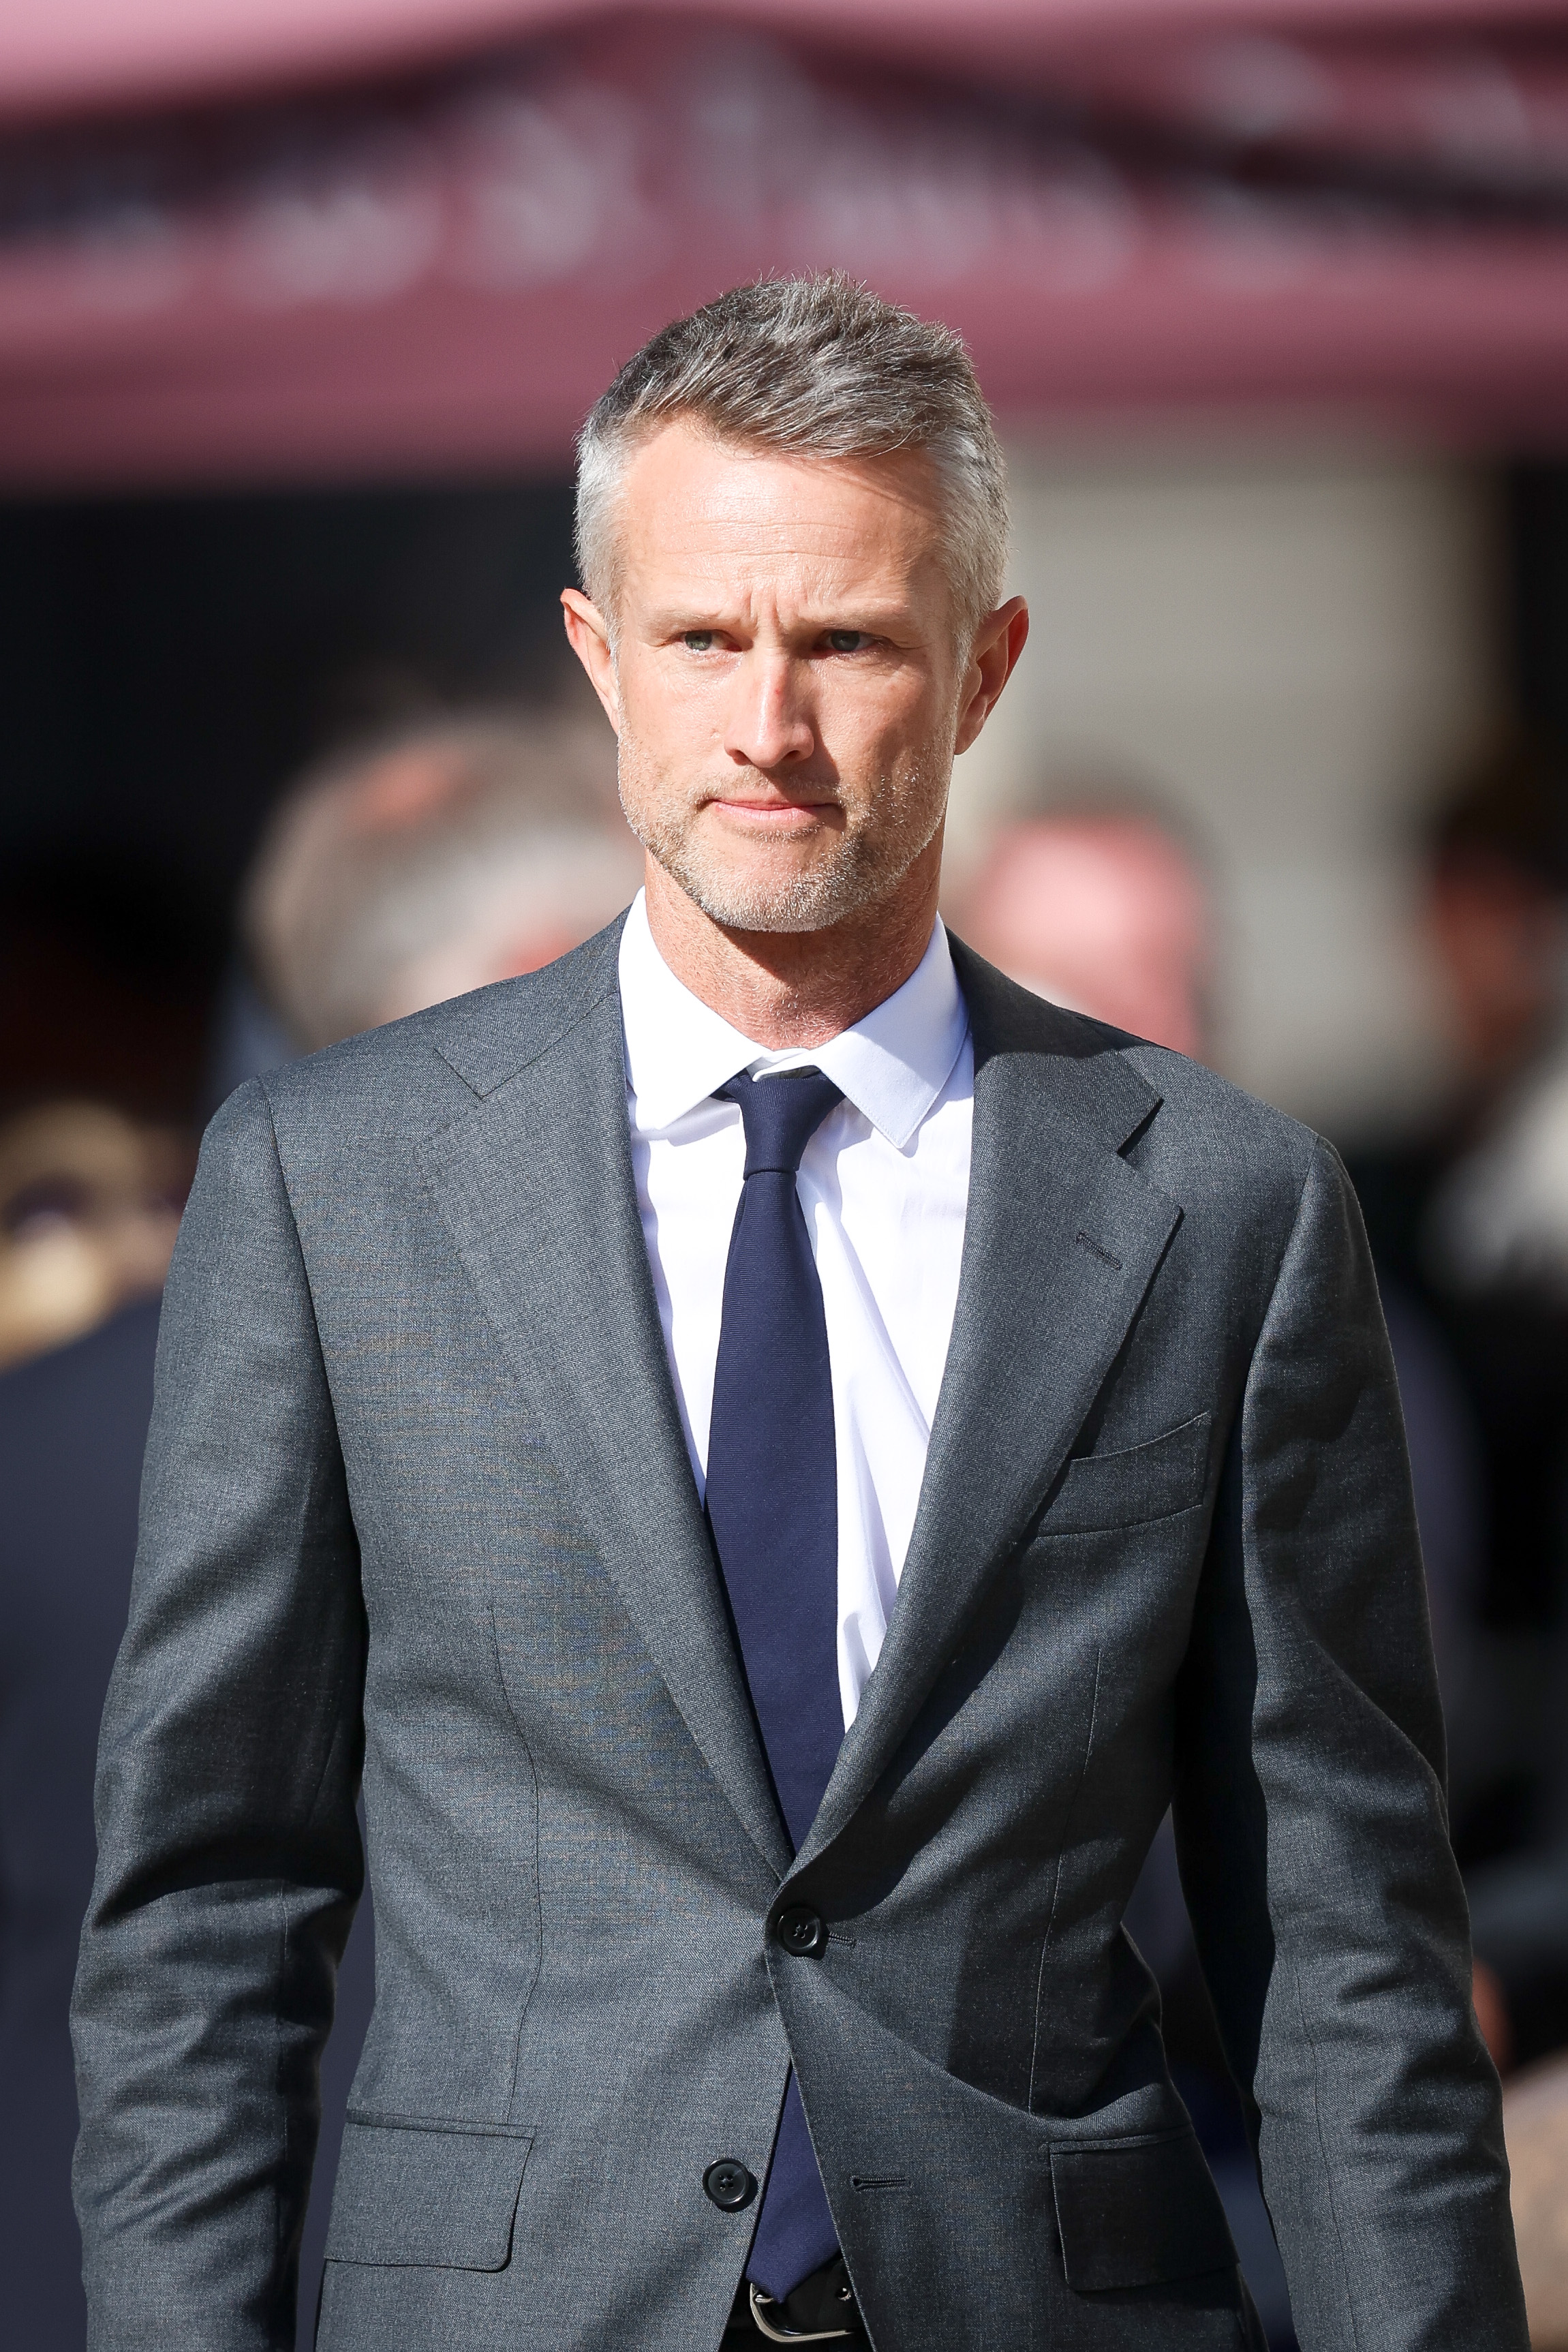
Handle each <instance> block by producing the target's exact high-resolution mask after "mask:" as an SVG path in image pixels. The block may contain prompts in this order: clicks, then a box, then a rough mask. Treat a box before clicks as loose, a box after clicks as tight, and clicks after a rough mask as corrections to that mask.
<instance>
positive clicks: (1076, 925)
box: [960, 782, 1215, 1061]
mask: <svg viewBox="0 0 1568 2352" xmlns="http://www.w3.org/2000/svg"><path fill="white" fill-rule="evenodd" d="M960 927H961V929H963V931H964V933H965V935H966V937H967V939H968V940H969V941H970V943H971V944H972V945H973V946H974V947H976V948H977V949H978V950H979V952H980V953H981V955H983V956H985V957H987V958H988V960H989V961H991V962H992V963H994V964H996V965H997V966H998V969H999V970H1000V971H1005V972H1006V973H1007V975H1008V977H1009V980H1016V981H1019V982H1021V983H1022V984H1023V986H1024V987H1025V988H1031V989H1033V991H1034V992H1035V993H1036V995H1037V996H1045V997H1049V998H1050V999H1051V1003H1053V1004H1062V1005H1065V1006H1067V1008H1068V1009H1069V1011H1071V1012H1073V1013H1089V1014H1090V1015H1091V1016H1092V1018H1093V1019H1094V1020H1096V1021H1109V1022H1110V1023H1111V1024H1113V1026H1114V1027H1115V1028H1118V1029H1125V1030H1127V1031H1129V1032H1130V1034H1132V1035H1134V1037H1147V1038H1150V1039H1152V1040H1153V1042H1154V1043H1155V1045H1169V1046H1171V1047H1173V1048H1174V1050H1175V1051H1176V1053H1178V1054H1190V1055H1194V1056H1196V1057H1197V1059H1198V1060H1200V1061H1202V1060H1207V1058H1208V1055H1209V1050H1210V1042H1211V1041H1210V1034H1209V1032H1210V1015H1211V995H1212V989H1213V978H1214V966H1215V920H1214V909H1213V906H1212V903H1211V899H1210V894H1209V889H1208V884H1207V877H1206V876H1205V875H1204V872H1203V870H1202V866H1201V865H1200V862H1199V860H1198V857H1197V854H1196V853H1195V851H1194V850H1193V849H1192V848H1191V846H1190V845H1188V843H1187V841H1186V838H1185V835H1184V833H1183V831H1182V828H1181V827H1180V826H1179V825H1178V824H1177V823H1176V820H1175V819H1174V818H1172V817H1169V816H1167V815H1166V814H1162V813H1161V812H1159V811H1158V810H1156V809H1155V807H1153V806H1152V805H1149V806H1145V805H1143V804H1141V803H1140V802H1137V801H1134V800H1130V799H1128V798H1126V797H1124V794H1123V793H1121V792H1120V791H1119V790H1118V788H1117V786H1116V785H1115V784H1114V783H1113V782H1111V783H1109V784H1108V786H1107V787H1106V789H1105V790H1103V792H1097V791H1096V790H1095V789H1094V787H1093V786H1092V783H1091V784H1087V785H1085V784H1081V783H1073V784H1070V785H1067V786H1065V787H1064V788H1063V789H1062V790H1061V793H1060V796H1058V795H1057V794H1055V793H1052V794H1051V795H1050V796H1049V797H1048V798H1046V799H1045V800H1044V801H1043V802H1042V803H1041V805H1040V807H1039V808H1038V809H1037V810H1035V811H1033V812H1032V813H1030V814H1022V815H1019V816H1016V817H1014V818H1013V819H1012V820H1011V821H1010V822H1009V823H1007V824H1003V825H1002V826H1001V827H1000V828H999V830H998V833H997V834H996V835H995V837H994V839H993V840H992V842H991V845H990V847H989V849H988V853H987V856H986V857H985V860H984V862H983V864H982V865H981V866H980V868H979V870H978V872H977V874H975V875H974V876H973V877H972V878H971V880H970V882H969V886H968V887H967V890H966V892H965V893H964V897H963V902H962V908H961V912H960Z"/></svg>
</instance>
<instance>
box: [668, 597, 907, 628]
mask: <svg viewBox="0 0 1568 2352" xmlns="http://www.w3.org/2000/svg"><path fill="white" fill-rule="evenodd" d="M749 625H750V624H749V623H748V621H747V616H746V615H745V614H742V613H737V612H735V611H733V610H731V611H727V610H726V609H725V608H724V607H723V606H720V605H711V604H709V605H701V604H690V605H685V604H678V605H667V606H665V607H664V608H663V609H662V610H661V609H659V608H655V609H654V610H653V611H652V612H651V613H650V614H648V627H649V630H650V632H651V634H653V635H656V636H671V637H678V636H681V635H684V634H685V633H687V632H690V633H693V634H695V632H696V631H698V630H704V631H706V630H713V631H715V632H717V631H718V630H721V629H725V630H728V629H742V628H746V627H747V626H749ZM909 625H910V614H909V608H908V606H907V605H904V604H899V605H876V606H867V605H864V604H857V603H855V602H854V601H852V600H851V599H848V598H846V600H845V602H844V603H843V604H824V605H822V606H821V608H820V609H819V610H817V611H816V612H808V613H804V614H800V617H799V619H798V620H797V621H796V622H795V623H793V624H792V625H791V630H790V634H791V635H797V634H798V635H801V636H821V635H822V634H823V632H824V631H826V630H829V629H857V630H860V631H862V633H863V634H864V635H867V636H887V635H895V634H897V633H898V632H899V631H900V630H903V629H906V628H908V626H909Z"/></svg>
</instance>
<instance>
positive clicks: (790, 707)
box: [724, 653, 817, 769]
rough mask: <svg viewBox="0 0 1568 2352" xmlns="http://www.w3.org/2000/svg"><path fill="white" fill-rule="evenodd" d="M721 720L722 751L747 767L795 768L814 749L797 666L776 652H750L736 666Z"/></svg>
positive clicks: (813, 731)
mask: <svg viewBox="0 0 1568 2352" xmlns="http://www.w3.org/2000/svg"><path fill="white" fill-rule="evenodd" d="M724 748H725V750H726V751H727V752H728V753H729V755H730V757H731V759H734V760H744V761H746V762H747V765H748V766H749V767H753V768H762V769H769V768H784V767H793V766H798V765H799V764H800V761H802V760H809V759H810V756H811V754H812V752H813V751H815V750H816V748H817V730H816V727H815V724H814V722H813V719H812V716H811V712H810V692H809V687H808V684H807V681H806V679H805V678H804V677H802V676H801V675H800V665H798V664H797V663H795V662H793V661H790V660H789V659H787V658H785V657H783V656H779V655H777V654H758V653H752V654H748V655H747V656H745V657H744V658H743V659H742V660H741V661H739V662H737V665H736V677H735V685H734V690H733V692H732V694H731V697H730V702H729V709H728V712H727V726H726V729H725V741H724Z"/></svg>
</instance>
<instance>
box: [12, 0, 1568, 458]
mask: <svg viewBox="0 0 1568 2352" xmlns="http://www.w3.org/2000/svg"><path fill="white" fill-rule="evenodd" d="M0 110H4V111H5V112H6V113H7V114H8V116H9V119H10V126H11V127H10V128H9V130H8V131H6V132H5V135H4V138H3V139H0V476H3V478H5V480H7V481H9V482H11V483H13V484H25V483H40V484H41V483H45V482H68V481H89V480H96V481H125V480H131V479H159V480H166V481H173V480H178V479H185V478H198V477H203V476H206V477H211V476H214V475H219V474H221V475H227V476H231V477H232V476H235V475H246V476H250V477H255V476H257V475H265V474H267V473H277V472H287V473H289V474H293V475H298V474H300V473H302V472H308V471H314V470H328V469H329V470H331V471H332V472H334V473H342V472H345V471H350V470H361V471H371V470H380V469H384V468H388V467H397V468H400V469H405V470H406V469H407V468H409V467H435V466H440V467H448V466H451V465H455V464H487V463H506V464H515V463H518V462H528V461H532V460H539V461H548V462H552V463H553V462H559V460H560V459H561V458H562V457H564V456H565V454H566V451H567V449H568V446H569V443H570V434H571V432H572V429H573V427H574V425H575V424H576V422H577V420H578V419H579V417H580V415H581V413H582V411H583V409H584V408H585V407H586V405H587V404H588V403H589V401H590V400H591V398H592V396H593V394H595V392H596V391H597V390H598V389H599V388H600V387H601V384H602V383H604V381H605V380H606V378H607V376H608V374H609V373H610V371H611V370H612V367H613V366H614V364H615V363H616V362H617V361H618V360H619V359H621V358H622V357H624V356H625V354H626V353H627V352H630V351H631V350H632V349H634V348H635V346H636V345H637V343H638V342H639V341H641V340H642V339H643V337H644V335H646V334H647V333H648V332H649V331H651V330H652V329H653V327H654V326H655V325H656V324H657V323H658V322H659V321H660V320H663V319H664V318H666V317H669V316H671V315H672V314H673V313H674V312H675V311H677V310H682V309H685V308H689V307H690V306H691V305H692V304H694V303H695V302H697V301H700V300H702V299H706V297H707V296H709V295H711V294H712V293H714V292H716V291H717V290H718V289H720V288H722V287H723V286H725V285H727V284H730V283H733V282H734V281H735V280H737V279H738V278H744V277H747V276H751V275H755V274H756V273H757V272H758V271H760V270H765V269H776V268H820V267H824V266H839V267H842V268H848V269H850V270H852V271H853V272H854V273H856V274H857V275H860V276H864V277H866V278H870V279H871V280H872V281H873V283H875V284H876V285H878V286H879V287H882V288H883V289H884V290H886V291H887V292H889V293H891V294H894V295H895V296H897V297H899V298H901V299H905V300H907V301H909V302H911V303H912V304H914V305H915V307H916V308H918V309H921V310H926V311H930V312H933V313H939V314H940V315H942V316H944V317H946V318H948V319H951V320H953V321H954V322H955V323H956V325H957V326H958V327H959V328H961V330H962V331H964V333H965V334H966V335H967V338H968V339H969V341H970V344H971V346H972V348H973V350H974V352H975V354H976V358H977V362H978V364H979V367H980V371H981V373H982V376H983V378H984V380H985V382H986V384H987V387H988V391H989V392H990V394H991V396H992V397H993V399H994V400H995V401H996V403H997V404H998V406H999V407H1000V408H1001V409H1002V410H1003V411H1004V412H1005V413H1008V414H1009V415H1013V416H1015V417H1018V416H1028V415H1046V414H1051V415H1064V414H1071V415H1094V416H1096V417H1098V416H1103V415H1105V414H1106V413H1107V412H1113V413H1124V412H1126V411H1129V410H1137V409H1146V408H1149V407H1157V408H1159V409H1161V410H1168V409H1170V408H1171V407H1172V406H1173V405H1177V404H1180V405H1197V406H1201V407H1203V408H1205V409H1207V410H1210V411H1212V410H1215V409H1219V410H1229V409H1246V410H1254V411H1255V410H1256V409H1258V408H1259V407H1260V406H1267V407H1271V408H1274V409H1279V408H1281V407H1284V408H1286V409H1291V410H1311V411H1312V412H1313V413H1321V412H1322V410H1324V409H1325V408H1327V409H1331V410H1333V411H1335V412H1338V413H1341V414H1348V415H1355V416H1358V417H1373V418H1377V419H1385V420H1389V421H1392V422H1394V423H1395V424H1396V425H1398V426H1399V427H1400V428H1401V429H1415V430H1417V431H1420V432H1429V433H1433V434H1439V435H1443V436H1466V437H1470V438H1479V439H1482V440H1485V441H1489V442H1493V443H1498V442H1506V443H1525V442H1536V441H1553V440H1559V439H1561V438H1562V437H1563V434H1564V432H1565V430H1568V10H1564V8H1563V6H1561V5H1539V0H1538V5H1521V6H1518V7H1514V8H1509V7H1508V6H1506V5H1502V0H1493V5H1490V6H1487V7H1485V8H1484V9H1483V8H1477V7H1475V6H1474V5H1471V6H1469V7H1467V6H1464V5H1459V4H1458V0H1425V5H1415V0H1382V5H1376V0H1370V5H1360V0H1355V5H1353V0H1319V5H1316V6H1315V7H1313V8H1310V9H1309V8H1306V7H1298V8H1295V9H1287V8H1286V7H1285V6H1284V5H1281V0H1248V5H1243V0H1209V5H1207V6H1201V5H1182V6H1177V5H1163V6H1156V5H1149V0H1145V5H1143V6H1142V7H1137V6H1134V5H1133V0H1033V5H1029V6H1023V7H1019V6H1016V5H1003V0H982V5H978V6H973V5H971V6H969V7H967V8H965V9H963V10H956V9H954V8H953V7H952V6H951V5H950V0H943V5H941V6H938V5H936V4H935V0H898V5H896V6H895V5H892V0H835V5H833V6H832V7H831V9H830V8H829V7H828V5H826V0H797V5H792V6H790V7H789V9H788V10H784V9H782V8H771V7H768V6H765V5H761V0H735V5H731V6H729V7H727V9H726V10H725V11H724V12H723V15H722V16H709V17H707V18H706V19H696V18H692V17H679V16H673V15H671V14H669V13H657V12H655V11H653V9H651V8H645V9H643V10H640V11H636V12H630V11H624V10H623V11H622V12H621V13H619V14H618V15H617V16H613V17H609V16H604V15H602V14H601V13H599V12H596V11H591V10H590V8H589V7H588V6H587V5H583V0H555V5H545V0H441V5H439V6H434V7H433V6H432V5H429V0H262V5H254V0H135V5H134V6H131V5H126V0H55V5H39V6H37V7H35V8H33V9H30V10H27V11H21V10H17V11H13V12H10V15H9V16H8V17H7V18H6V19H5V21H4V22H3V23H0Z"/></svg>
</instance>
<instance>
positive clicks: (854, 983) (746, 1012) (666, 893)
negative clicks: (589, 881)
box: [647, 835, 942, 1047]
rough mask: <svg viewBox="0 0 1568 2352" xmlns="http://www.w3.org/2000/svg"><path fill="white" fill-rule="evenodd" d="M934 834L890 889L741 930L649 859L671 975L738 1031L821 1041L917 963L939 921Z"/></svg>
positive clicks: (658, 942)
mask: <svg viewBox="0 0 1568 2352" xmlns="http://www.w3.org/2000/svg"><path fill="white" fill-rule="evenodd" d="M941 866H942V845H941V836H940V835H938V836H937V838H936V841H934V842H933V843H932V845H931V846H930V848H929V849H927V850H925V852H923V854H922V855H921V856H919V857H917V858H916V859H915V864H914V866H911V868H910V869H909V872H908V873H907V874H905V875H904V877H903V879H902V880H901V882H900V883H899V885H898V887H897V889H896V890H895V891H894V893H893V895H892V897H891V898H886V899H884V900H883V902H882V903H881V904H880V905H879V906H875V907H868V908H865V909H864V910H863V912H862V913H861V914H859V915H856V916H853V917H852V918H851V919H849V920H847V921H845V922H842V923H835V924H833V925H832V926H831V928H830V929H827V930H821V931H739V930H731V929H729V928H728V927H727V925H725V924H723V923H716V922H715V921H714V920H713V919H712V917H711V916H708V915H705V914H704V913H703V911H702V908H700V907H698V906H697V905H696V904H695V901H694V900H693V899H691V898H687V896H686V894H685V891H684V890H683V889H682V888H681V887H680V886H679V885H678V883H675V882H672V881H671V879H670V877H669V876H668V875H667V874H666V873H665V872H664V868H663V866H659V865H656V864H655V862H654V861H653V858H652V857H650V858H649V859H648V863H647V908H648V928H649V929H650V930H651V931H652V932H653V944H654V946H655V947H656V948H657V949H658V950H659V953H660V954H661V955H662V956H663V957H664V961H665V962H666V963H667V964H668V965H669V968H670V970H671V971H673V972H674V975H675V978H676V979H677V980H678V981H680V982H682V984H683V985H684V986H685V987H686V988H689V989H690V990H691V992H692V994H693V995H694V996H695V997H697V998H699V999H700V1000H701V1002H702V1003H704V1004H706V1006H707V1007H708V1008H709V1010H710V1011H711V1012H714V1013H718V1014H719V1016H720V1018H721V1019H723V1020H725V1021H727V1022H728V1024H729V1025H730V1027H731V1028H732V1029H738V1030H739V1032H740V1034H741V1035H742V1036H743V1037H749V1038H750V1039H751V1040H752V1041H753V1043H754V1044H756V1045H766V1046H769V1047H782V1046H810V1045H826V1044H827V1042H828V1040H829V1038H830V1037H837V1036H838V1035H839V1034H841V1031H843V1030H845V1029H852V1028H853V1026H854V1024H855V1023H856V1022H857V1021H862V1020H863V1019H864V1018H865V1016H866V1014H867V1013H870V1012H871V1011H872V1010H873V1007H874V1006H876V1005H878V1004H881V1003H884V1002H885V1001H886V999H887V998H888V997H890V996H891V995H893V993H894V991H895V990H897V989H900V988H902V987H903V985H904V982H905V981H906V980H907V979H908V978H909V976H910V974H911V972H912V971H914V970H915V966H916V965H917V964H918V963H919V961H920V960H921V958H922V956H924V954H925V950H926V949H927V947H928V946H929V945H930V943H931V932H932V929H933V926H934V925H935V923H936V894H937V887H938V884H939V881H940V878H941Z"/></svg>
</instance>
